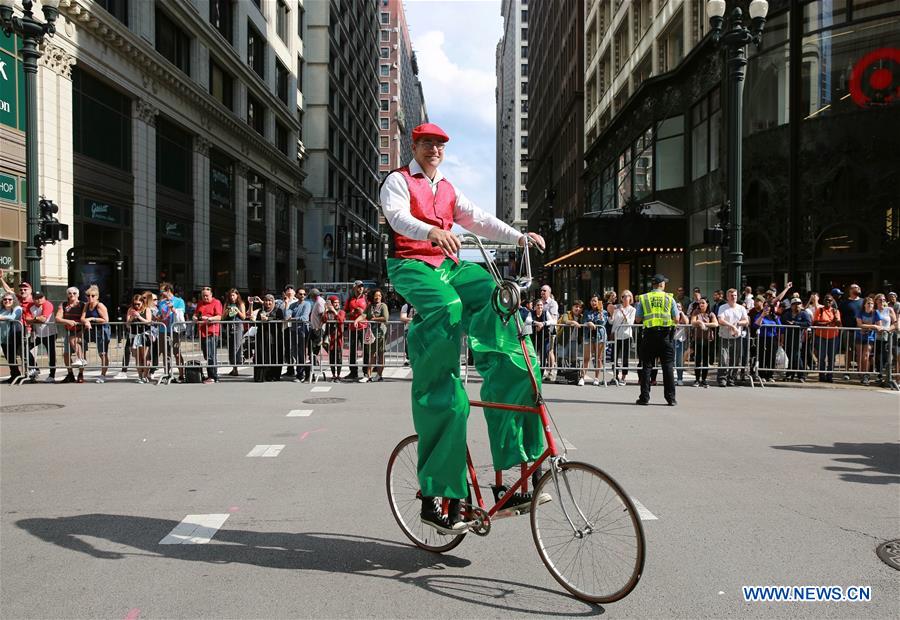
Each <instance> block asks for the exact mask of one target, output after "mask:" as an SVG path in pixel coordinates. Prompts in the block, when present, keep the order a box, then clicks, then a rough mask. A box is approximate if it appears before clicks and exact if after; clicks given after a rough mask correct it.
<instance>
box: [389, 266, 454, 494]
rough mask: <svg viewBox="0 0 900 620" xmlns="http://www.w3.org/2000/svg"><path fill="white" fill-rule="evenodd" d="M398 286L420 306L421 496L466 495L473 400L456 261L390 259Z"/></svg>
mask: <svg viewBox="0 0 900 620" xmlns="http://www.w3.org/2000/svg"><path fill="white" fill-rule="evenodd" d="M387 263H388V275H389V276H390V278H391V282H392V283H393V285H394V288H395V289H396V290H397V292H399V293H400V294H401V295H403V297H404V298H406V300H407V301H408V302H409V303H411V304H412V305H413V306H415V308H416V317H415V320H414V321H413V322H412V323H411V324H410V328H409V335H408V340H407V342H408V344H409V363H410V366H411V368H412V372H413V382H412V414H413V424H414V426H415V429H416V433H418V435H419V463H418V472H419V484H420V488H421V490H422V494H423V495H427V496H433V497H451V498H464V497H466V496H467V495H468V484H467V482H466V425H467V421H468V417H469V399H468V396H467V395H466V391H465V388H464V387H463V385H462V381H461V380H460V367H459V352H460V339H461V337H462V331H463V321H462V314H463V305H462V302H461V301H460V299H459V295H458V294H457V293H456V291H455V290H454V289H453V287H452V286H450V285H449V284H448V278H449V271H450V270H451V268H452V267H453V266H454V265H453V262H452V261H449V260H447V261H445V262H444V264H443V265H441V266H440V267H438V268H437V269H434V268H432V267H430V266H429V265H426V264H425V263H422V262H421V261H417V260H409V259H388V261H387Z"/></svg>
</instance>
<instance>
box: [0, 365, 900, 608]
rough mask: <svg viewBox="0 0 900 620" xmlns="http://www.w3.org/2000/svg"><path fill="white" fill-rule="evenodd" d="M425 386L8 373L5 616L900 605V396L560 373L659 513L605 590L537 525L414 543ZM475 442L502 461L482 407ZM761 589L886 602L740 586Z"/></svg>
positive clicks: (560, 418)
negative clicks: (544, 554) (884, 556)
mask: <svg viewBox="0 0 900 620" xmlns="http://www.w3.org/2000/svg"><path fill="white" fill-rule="evenodd" d="M388 374H389V376H390V374H395V375H396V374H397V372H396V371H394V372H389V373H388ZM399 374H406V373H405V372H404V371H400V372H399ZM326 388H330V389H326ZM409 389H410V383H409V381H408V380H403V379H399V378H395V379H388V380H386V381H385V382H384V383H380V384H366V385H360V384H339V385H332V384H322V385H321V386H310V385H308V384H295V383H278V384H266V385H257V384H253V383H249V382H231V383H227V382H223V383H221V384H218V385H206V386H204V385H173V386H169V387H153V386H145V385H135V384H133V383H131V382H129V383H124V382H111V383H108V384H106V385H102V386H100V385H92V384H86V385H83V386H80V385H76V386H71V385H56V386H45V385H27V386H24V387H19V388H9V387H6V386H4V388H3V390H2V392H0V401H2V406H3V410H2V413H0V430H2V442H0V450H2V460H0V465H2V479H0V503H2V527H0V541H2V547H0V571H2V572H0V608H2V615H3V617H4V618H129V619H131V620H135V619H137V618H224V617H227V618H294V617H303V618H322V617H373V618H395V617H402V618H414V617H415V618H422V617H429V618H452V617H455V618H460V617H461V618H482V617H495V618H508V617H534V618H539V617H540V618H544V617H583V616H597V615H601V614H602V615H604V616H605V617H614V618H618V617H629V618H654V617H655V618H659V617H684V618H686V617H701V616H705V617H736V616H738V615H742V616H751V617H784V618H788V617H790V618H798V617H799V618H838V617H863V618H888V617H897V614H898V601H900V579H898V577H900V575H898V573H897V572H896V571H895V570H893V569H891V568H889V567H888V566H887V565H885V564H883V563H882V562H881V561H880V560H879V559H878V558H877V557H876V554H875V548H876V547H877V546H878V545H879V544H880V543H882V542H885V541H887V540H890V539H895V538H898V537H900V510H898V506H900V447H898V437H900V395H898V393H896V392H894V393H890V392H886V391H878V390H868V391H863V390H852V389H827V388H821V389H798V388H782V387H774V388H767V389H757V390H751V389H749V388H736V389H729V390H723V389H714V388H713V389H709V390H700V389H696V388H688V387H685V388H681V389H680V390H679V393H678V400H679V406H678V407H677V408H669V407H665V406H658V405H660V404H661V403H663V402H664V401H663V399H662V394H661V387H659V388H654V392H653V394H652V398H651V405H652V406H650V407H636V406H634V405H633V404H632V403H633V402H634V399H635V398H636V396H637V388H636V387H635V386H632V385H629V386H627V387H624V388H622V387H620V388H613V387H610V388H602V387H582V388H577V387H574V386H557V385H551V386H547V387H546V389H545V396H546V397H547V399H548V402H549V406H550V407H551V412H552V413H553V414H554V417H555V420H556V423H557V424H558V426H559V429H560V432H561V434H562V437H563V438H564V439H565V443H566V445H567V446H568V448H569V458H570V459H571V460H583V461H587V462H589V463H593V464H595V465H597V466H599V467H600V468H602V469H604V470H605V471H607V472H608V473H609V474H611V475H612V476H613V477H614V478H616V479H617V480H618V481H619V482H620V483H621V484H622V485H623V487H624V488H625V489H626V490H627V491H628V493H629V494H630V495H631V496H632V497H633V498H635V499H636V500H637V502H639V504H640V505H641V506H643V510H641V512H642V516H643V519H644V521H643V527H644V532H645V535H646V540H647V559H646V565H645V571H644V574H643V577H642V579H641V581H640V583H639V584H638V586H637V588H636V589H635V590H634V592H633V593H632V594H631V595H629V596H628V597H627V598H625V599H624V600H622V601H620V602H617V603H613V604H608V605H603V606H593V605H588V604H585V603H583V602H580V601H578V600H576V599H574V598H572V597H571V596H569V595H568V594H567V593H566V592H565V591H564V590H563V589H562V588H561V587H560V586H559V585H558V584H557V583H556V582H555V581H554V580H553V578H552V577H551V576H550V574H549V573H548V572H547V570H546V569H545V567H544V565H543V564H542V563H541V561H540V559H539V557H538V554H537V552H536V550H535V547H534V544H533V541H532V537H531V532H530V529H529V522H528V519H527V517H519V518H516V519H508V520H503V521H499V522H497V523H495V524H494V527H493V529H492V531H491V534H490V535H489V536H488V537H486V538H479V537H476V536H474V535H470V536H468V537H467V539H466V540H465V541H463V543H462V544H461V545H460V546H458V547H457V548H456V549H454V550H452V551H450V552H449V553H447V554H445V555H430V554H428V553H426V552H423V551H420V550H418V549H416V548H414V547H412V546H410V545H409V544H408V543H407V541H406V539H405V537H404V536H403V534H402V533H401V531H400V529H399V528H398V526H397V524H396V523H395V521H394V519H393V517H392V515H391V512H390V510H389V507H388V503H387V499H386V494H385V465H386V462H387V459H388V455H389V454H390V452H391V450H392V449H393V447H394V446H395V445H396V443H397V442H398V441H399V440H400V439H402V438H403V437H405V436H406V435H408V434H410V433H411V432H412V422H411V418H410V414H409V404H408V398H409ZM477 390H478V383H476V382H472V383H471V384H470V385H469V392H470V394H471V395H472V396H475V395H476V394H477ZM332 398H334V399H340V402H328V399H332ZM316 399H325V400H322V401H319V402H316ZM27 404H34V405H35V406H34V407H18V408H16V407H15V406H16V405H27ZM38 404H40V406H38ZM15 409H18V410H15ZM22 409H30V410H25V411H23V410H22ZM470 445H471V446H472V451H473V454H474V458H475V460H476V464H478V465H487V464H488V460H487V458H486V454H487V441H486V434H485V424H484V420H483V417H482V415H481V413H480V412H473V415H472V416H471V421H470ZM279 446H283V447H282V448H280V449H279ZM484 469H485V468H483V467H482V468H481V470H482V471H483V470H484ZM188 515H193V516H194V517H193V518H192V519H191V521H192V522H193V523H194V524H195V526H193V527H189V528H187V529H186V526H181V527H176V526H179V523H180V522H182V520H185V519H186V517H187V516H188ZM196 524H200V527H197V525H196ZM173 530H175V531H173ZM207 538H208V539H210V540H209V541H208V542H205V541H206V539H207ZM192 542H193V543H205V544H187V543H192ZM173 543H174V544H173ZM178 543H185V544H178ZM752 585H798V586H805V585H821V586H830V585H838V586H842V587H844V588H846V587H848V586H855V585H859V586H870V587H871V593H872V600H871V602H868V603H851V602H842V603H825V602H805V603H748V602H744V601H743V598H742V594H741V587H742V586H752Z"/></svg>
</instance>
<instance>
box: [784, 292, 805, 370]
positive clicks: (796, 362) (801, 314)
mask: <svg viewBox="0 0 900 620" xmlns="http://www.w3.org/2000/svg"><path fill="white" fill-rule="evenodd" d="M781 322H782V324H783V325H784V353H785V356H786V357H787V365H788V366H787V367H788V372H787V373H786V374H785V377H784V379H785V381H797V382H799V383H806V376H805V373H804V372H803V371H804V370H806V368H807V359H806V358H807V348H808V339H807V333H808V332H809V328H810V326H811V323H810V318H809V314H807V313H806V311H805V310H804V309H803V300H802V299H800V298H799V297H793V298H791V307H790V309H789V310H788V311H787V312H785V313H783V314H782V315H781Z"/></svg>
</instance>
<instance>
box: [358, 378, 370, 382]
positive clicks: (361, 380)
mask: <svg viewBox="0 0 900 620" xmlns="http://www.w3.org/2000/svg"><path fill="white" fill-rule="evenodd" d="M368 382H369V378H368V377H360V378H359V383H368Z"/></svg>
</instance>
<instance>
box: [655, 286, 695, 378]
mask: <svg viewBox="0 0 900 620" xmlns="http://www.w3.org/2000/svg"><path fill="white" fill-rule="evenodd" d="M675 309H676V310H678V319H677V320H676V321H675V323H676V324H677V325H676V327H675V336H674V337H673V338H672V343H673V344H674V345H675V385H676V386H677V387H681V386H682V385H684V349H685V347H686V346H687V339H688V329H689V328H688V327H687V326H688V325H689V324H690V320H689V319H688V317H687V315H686V314H685V313H684V306H682V305H681V304H680V303H678V302H676V303H675ZM653 370H654V371H655V370H656V368H654V369H653Z"/></svg>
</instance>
